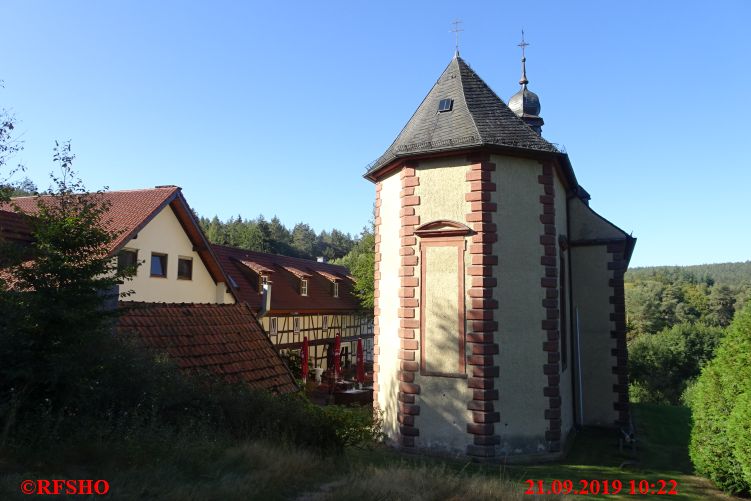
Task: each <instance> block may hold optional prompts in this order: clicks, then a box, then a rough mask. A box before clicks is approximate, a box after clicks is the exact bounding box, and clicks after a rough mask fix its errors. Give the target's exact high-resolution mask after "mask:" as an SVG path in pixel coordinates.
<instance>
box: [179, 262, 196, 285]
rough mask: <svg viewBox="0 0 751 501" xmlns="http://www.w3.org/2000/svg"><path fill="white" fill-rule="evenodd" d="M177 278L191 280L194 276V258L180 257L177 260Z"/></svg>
mask: <svg viewBox="0 0 751 501" xmlns="http://www.w3.org/2000/svg"><path fill="white" fill-rule="evenodd" d="M177 278H180V279H183V280H190V279H192V278H193V260H192V259H183V258H180V259H178V260H177Z"/></svg>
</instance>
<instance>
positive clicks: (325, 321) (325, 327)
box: [322, 315, 329, 331]
mask: <svg viewBox="0 0 751 501" xmlns="http://www.w3.org/2000/svg"><path fill="white" fill-rule="evenodd" d="M322 328H323V330H325V331H327V330H329V317H328V316H326V315H324V316H323V327H322Z"/></svg>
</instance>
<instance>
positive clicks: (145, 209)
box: [13, 186, 180, 252]
mask: <svg viewBox="0 0 751 501" xmlns="http://www.w3.org/2000/svg"><path fill="white" fill-rule="evenodd" d="M179 193H180V188H178V187H177V186H170V187H165V188H150V189H144V190H125V191H106V192H104V193H101V199H102V200H103V201H105V202H107V203H109V204H110V209H109V210H108V211H107V213H106V214H105V216H104V220H105V221H106V227H107V229H108V230H111V231H116V232H118V233H120V235H119V236H118V237H117V238H116V239H115V240H114V241H113V242H112V245H111V251H113V252H114V251H116V250H119V249H120V247H122V246H123V245H125V243H126V242H128V241H129V240H130V239H131V238H132V237H133V234H134V233H137V232H138V231H139V230H141V228H143V227H144V226H145V225H146V223H148V222H149V221H150V220H151V218H152V217H154V216H155V215H156V214H157V213H158V212H159V211H160V210H161V209H162V208H164V207H165V206H166V205H167V204H169V203H170V202H171V201H172V200H174V199H175V197H177V196H178V194H179ZM89 196H97V195H96V194H94V193H92V194H90V195H89ZM38 200H41V201H42V202H43V203H49V202H50V201H51V200H54V199H53V197H50V196H41V197H33V196H32V197H16V198H14V199H13V203H14V204H16V205H17V206H18V207H19V208H20V209H21V210H23V211H24V212H26V213H27V214H36V213H37V212H38V211H39V208H38V206H37V201H38Z"/></svg>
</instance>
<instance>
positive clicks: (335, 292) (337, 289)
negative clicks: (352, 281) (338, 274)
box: [334, 282, 339, 297]
mask: <svg viewBox="0 0 751 501" xmlns="http://www.w3.org/2000/svg"><path fill="white" fill-rule="evenodd" d="M334 297H339V282H334Z"/></svg>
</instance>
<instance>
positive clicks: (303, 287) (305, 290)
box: [300, 278, 308, 296]
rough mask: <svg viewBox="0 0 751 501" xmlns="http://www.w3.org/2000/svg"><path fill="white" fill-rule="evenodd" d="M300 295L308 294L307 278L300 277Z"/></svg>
mask: <svg viewBox="0 0 751 501" xmlns="http://www.w3.org/2000/svg"><path fill="white" fill-rule="evenodd" d="M300 295H301V296H307V295H308V279H307V278H301V279H300Z"/></svg>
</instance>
